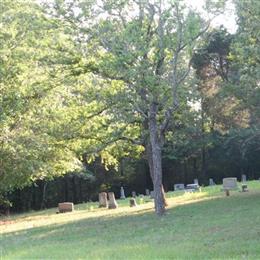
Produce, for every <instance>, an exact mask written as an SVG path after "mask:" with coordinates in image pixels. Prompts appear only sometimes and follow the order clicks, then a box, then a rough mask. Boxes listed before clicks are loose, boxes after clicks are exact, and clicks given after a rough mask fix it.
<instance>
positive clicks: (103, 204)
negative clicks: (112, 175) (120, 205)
mask: <svg viewBox="0 0 260 260" xmlns="http://www.w3.org/2000/svg"><path fill="white" fill-rule="evenodd" d="M98 199H99V207H100V208H107V207H108V201H107V193H106V192H101V193H99V194H98Z"/></svg>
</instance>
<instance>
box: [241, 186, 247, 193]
mask: <svg viewBox="0 0 260 260" xmlns="http://www.w3.org/2000/svg"><path fill="white" fill-rule="evenodd" d="M247 191H248V188H247V184H242V192H247Z"/></svg>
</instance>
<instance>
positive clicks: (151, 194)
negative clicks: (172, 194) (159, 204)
mask: <svg viewBox="0 0 260 260" xmlns="http://www.w3.org/2000/svg"><path fill="white" fill-rule="evenodd" d="M154 196H155V194H154V191H153V190H152V191H151V192H150V198H151V199H154Z"/></svg>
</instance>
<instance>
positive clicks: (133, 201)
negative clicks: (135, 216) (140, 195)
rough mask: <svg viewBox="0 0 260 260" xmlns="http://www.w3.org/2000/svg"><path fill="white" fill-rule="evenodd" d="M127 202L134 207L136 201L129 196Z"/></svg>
mask: <svg viewBox="0 0 260 260" xmlns="http://www.w3.org/2000/svg"><path fill="white" fill-rule="evenodd" d="M129 202H130V207H136V206H137V203H136V200H135V198H131V199H130V200H129Z"/></svg>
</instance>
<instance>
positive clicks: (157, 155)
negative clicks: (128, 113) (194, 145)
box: [148, 102, 165, 216]
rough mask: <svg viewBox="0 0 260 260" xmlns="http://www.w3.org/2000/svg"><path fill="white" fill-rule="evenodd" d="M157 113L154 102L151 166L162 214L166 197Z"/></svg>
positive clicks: (159, 208)
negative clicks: (163, 185) (163, 184)
mask: <svg viewBox="0 0 260 260" xmlns="http://www.w3.org/2000/svg"><path fill="white" fill-rule="evenodd" d="M156 114H157V105H156V104H155V103H154V102H153V103H152V104H151V106H150V116H149V139H150V144H149V145H150V156H149V157H150V158H149V166H151V176H152V179H153V187H154V204H155V212H156V214H157V215H159V216H161V215H163V214H164V213H165V197H164V192H163V187H162V149H161V142H160V136H159V131H158V126H157V121H156ZM148 153H149V151H148Z"/></svg>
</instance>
